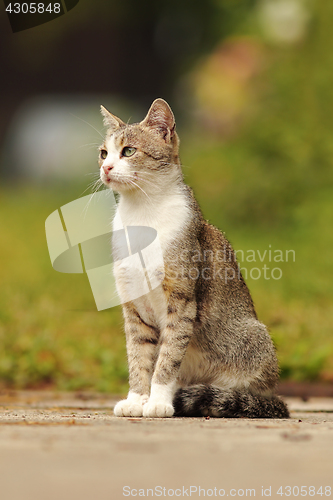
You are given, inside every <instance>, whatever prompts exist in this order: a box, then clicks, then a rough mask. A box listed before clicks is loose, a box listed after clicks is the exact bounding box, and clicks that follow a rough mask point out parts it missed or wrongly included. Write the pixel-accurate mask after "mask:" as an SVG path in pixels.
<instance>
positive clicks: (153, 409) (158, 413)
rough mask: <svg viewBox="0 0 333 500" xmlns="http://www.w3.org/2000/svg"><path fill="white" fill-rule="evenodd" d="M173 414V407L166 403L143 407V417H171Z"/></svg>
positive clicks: (150, 404) (148, 404) (149, 404)
mask: <svg viewBox="0 0 333 500" xmlns="http://www.w3.org/2000/svg"><path fill="white" fill-rule="evenodd" d="M173 413H174V409H173V406H172V405H170V404H166V403H153V402H151V403H149V402H148V403H146V404H145V405H144V407H143V416H144V417H150V418H154V417H157V418H163V417H172V415H173Z"/></svg>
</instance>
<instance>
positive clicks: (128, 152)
mask: <svg viewBox="0 0 333 500" xmlns="http://www.w3.org/2000/svg"><path fill="white" fill-rule="evenodd" d="M135 151H136V148H131V147H129V146H126V147H125V148H124V149H123V150H122V152H121V155H122V156H133V155H134V153H135Z"/></svg>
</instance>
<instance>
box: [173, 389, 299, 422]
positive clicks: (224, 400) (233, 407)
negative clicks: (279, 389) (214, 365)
mask: <svg viewBox="0 0 333 500" xmlns="http://www.w3.org/2000/svg"><path fill="white" fill-rule="evenodd" d="M173 405H174V409H175V413H174V416H175V417H202V416H204V417H205V416H211V417H225V418H240V417H246V418H289V411H288V408H287V406H286V404H285V403H284V402H283V401H282V399H280V398H279V397H278V396H275V395H274V394H272V395H270V396H264V395H261V394H252V393H250V392H246V391H244V390H243V391H242V390H227V391H224V390H223V389H220V388H219V387H215V386H213V385H194V386H191V387H186V388H184V389H179V390H178V391H177V392H176V394H175V397H174V400H173Z"/></svg>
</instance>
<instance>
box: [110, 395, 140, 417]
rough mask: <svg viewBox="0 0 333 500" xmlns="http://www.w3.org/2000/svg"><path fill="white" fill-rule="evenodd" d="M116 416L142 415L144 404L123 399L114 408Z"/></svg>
mask: <svg viewBox="0 0 333 500" xmlns="http://www.w3.org/2000/svg"><path fill="white" fill-rule="evenodd" d="M113 413H114V414H115V416H116V417H142V404H140V403H135V402H134V401H131V400H129V399H123V400H122V401H119V403H117V404H116V406H115V407H114V409H113Z"/></svg>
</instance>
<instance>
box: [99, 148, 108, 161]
mask: <svg viewBox="0 0 333 500" xmlns="http://www.w3.org/2000/svg"><path fill="white" fill-rule="evenodd" d="M107 155H108V152H107V151H106V150H105V149H101V151H100V153H99V156H100V157H101V158H102V160H105V158H106V157H107Z"/></svg>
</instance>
